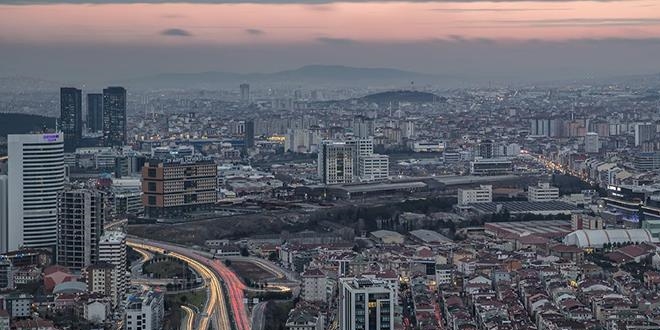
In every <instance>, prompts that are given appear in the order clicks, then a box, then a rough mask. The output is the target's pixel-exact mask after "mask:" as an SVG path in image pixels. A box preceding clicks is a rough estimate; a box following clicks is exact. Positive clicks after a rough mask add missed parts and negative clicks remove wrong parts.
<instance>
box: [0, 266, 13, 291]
mask: <svg viewBox="0 0 660 330" xmlns="http://www.w3.org/2000/svg"><path fill="white" fill-rule="evenodd" d="M13 288H14V267H13V265H12V263H11V260H9V259H7V258H2V259H0V290H7V289H13Z"/></svg>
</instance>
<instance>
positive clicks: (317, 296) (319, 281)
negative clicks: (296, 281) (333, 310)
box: [301, 269, 328, 303]
mask: <svg viewBox="0 0 660 330" xmlns="http://www.w3.org/2000/svg"><path fill="white" fill-rule="evenodd" d="M301 277H302V292H301V294H302V299H303V300H305V301H318V302H324V303H325V302H327V301H328V294H327V291H326V290H327V282H328V280H327V278H326V276H325V274H324V273H323V272H322V271H321V270H320V269H307V270H305V272H304V273H302V275H301Z"/></svg>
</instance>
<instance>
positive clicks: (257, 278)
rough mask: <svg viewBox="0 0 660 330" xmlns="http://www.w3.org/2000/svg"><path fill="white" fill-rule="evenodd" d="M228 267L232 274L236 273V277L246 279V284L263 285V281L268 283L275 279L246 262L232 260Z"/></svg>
mask: <svg viewBox="0 0 660 330" xmlns="http://www.w3.org/2000/svg"><path fill="white" fill-rule="evenodd" d="M230 267H231V269H232V270H233V271H234V272H236V275H238V276H239V277H241V278H243V279H246V280H247V281H246V282H252V283H263V282H264V281H266V282H268V280H271V279H273V278H275V276H274V275H273V274H271V273H270V272H268V271H266V270H264V269H261V267H259V266H257V265H255V264H253V263H250V262H246V261H235V260H232V261H231V266H230Z"/></svg>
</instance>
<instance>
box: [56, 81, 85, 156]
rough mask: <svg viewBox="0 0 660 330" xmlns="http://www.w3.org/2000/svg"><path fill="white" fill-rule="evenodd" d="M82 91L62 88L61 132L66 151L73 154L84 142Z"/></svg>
mask: <svg viewBox="0 0 660 330" xmlns="http://www.w3.org/2000/svg"><path fill="white" fill-rule="evenodd" d="M82 127H83V124H82V91H81V90H80V89H77V88H73V87H62V88H60V130H61V131H62V133H63V134H64V150H65V151H67V152H73V151H75V150H76V148H77V147H78V146H79V145H80V140H82Z"/></svg>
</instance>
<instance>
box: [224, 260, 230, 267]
mask: <svg viewBox="0 0 660 330" xmlns="http://www.w3.org/2000/svg"><path fill="white" fill-rule="evenodd" d="M225 266H227V267H231V260H229V259H225Z"/></svg>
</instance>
